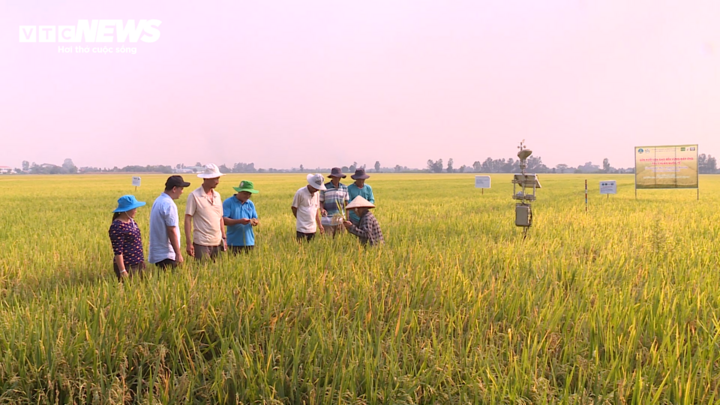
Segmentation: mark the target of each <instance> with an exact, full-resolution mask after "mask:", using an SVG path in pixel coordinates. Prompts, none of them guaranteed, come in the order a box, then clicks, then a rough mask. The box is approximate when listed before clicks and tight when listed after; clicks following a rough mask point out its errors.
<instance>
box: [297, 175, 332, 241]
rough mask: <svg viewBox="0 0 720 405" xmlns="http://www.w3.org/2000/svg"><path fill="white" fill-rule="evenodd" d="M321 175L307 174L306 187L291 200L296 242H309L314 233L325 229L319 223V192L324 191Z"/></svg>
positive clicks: (322, 231)
mask: <svg viewBox="0 0 720 405" xmlns="http://www.w3.org/2000/svg"><path fill="white" fill-rule="evenodd" d="M324 180H325V179H324V178H323V176H322V174H320V173H315V174H308V175H307V183H308V184H307V186H304V187H301V188H300V189H299V190H298V191H297V192H296V193H295V197H294V198H293V202H292V213H293V215H294V216H295V218H296V223H295V231H296V237H297V240H298V241H302V240H307V241H311V240H312V239H313V237H315V233H316V232H317V231H318V230H320V233H324V232H325V229H324V228H323V226H322V223H321V222H320V195H319V194H318V191H319V190H325V185H324V184H323V181H324Z"/></svg>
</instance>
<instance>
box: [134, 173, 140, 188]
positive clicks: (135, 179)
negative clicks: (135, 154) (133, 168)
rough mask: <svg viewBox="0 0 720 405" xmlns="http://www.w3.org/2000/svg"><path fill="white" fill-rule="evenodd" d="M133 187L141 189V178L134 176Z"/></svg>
mask: <svg viewBox="0 0 720 405" xmlns="http://www.w3.org/2000/svg"><path fill="white" fill-rule="evenodd" d="M133 186H135V187H140V177H137V176H133Z"/></svg>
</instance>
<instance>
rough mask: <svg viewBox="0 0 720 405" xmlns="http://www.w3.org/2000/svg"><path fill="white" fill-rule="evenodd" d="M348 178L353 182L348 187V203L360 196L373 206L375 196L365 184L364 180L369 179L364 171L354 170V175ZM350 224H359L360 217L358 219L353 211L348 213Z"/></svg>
mask: <svg viewBox="0 0 720 405" xmlns="http://www.w3.org/2000/svg"><path fill="white" fill-rule="evenodd" d="M350 178H351V179H353V180H355V183H353V184H351V185H349V186H348V197H349V198H350V201H354V200H355V198H357V196H362V197H363V198H364V199H366V200H367V201H369V202H370V203H371V204H375V196H374V195H373V191H372V187H370V186H369V185H367V184H365V180H367V179H369V178H370V176H369V175H367V174H365V169H363V168H360V169H357V170H355V174H353V175H352V176H350ZM350 222H352V223H353V224H355V225H357V224H359V223H360V217H358V216H357V215H356V214H355V213H354V212H353V211H350Z"/></svg>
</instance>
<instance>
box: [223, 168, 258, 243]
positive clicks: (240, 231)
mask: <svg viewBox="0 0 720 405" xmlns="http://www.w3.org/2000/svg"><path fill="white" fill-rule="evenodd" d="M254 187H255V186H254V185H253V183H252V181H248V180H243V181H241V182H240V185H239V186H238V187H233V189H235V191H237V194H235V195H233V196H232V197H230V198H228V199H227V200H225V202H223V220H224V221H225V225H226V226H227V244H228V247H229V248H230V252H231V253H240V252H243V253H247V252H249V251H251V250H252V249H253V247H255V233H254V232H253V226H257V225H258V224H259V223H260V221H259V220H258V215H257V211H255V204H254V203H253V202H252V201H250V196H252V195H253V194H257V193H258V191H257V190H255V188H254Z"/></svg>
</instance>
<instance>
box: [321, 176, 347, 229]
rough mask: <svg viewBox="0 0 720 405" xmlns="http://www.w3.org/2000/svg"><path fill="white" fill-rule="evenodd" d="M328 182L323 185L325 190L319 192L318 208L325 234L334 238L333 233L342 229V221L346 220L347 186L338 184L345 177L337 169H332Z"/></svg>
mask: <svg viewBox="0 0 720 405" xmlns="http://www.w3.org/2000/svg"><path fill="white" fill-rule="evenodd" d="M328 177H330V181H329V182H327V183H325V189H326V190H322V191H320V206H321V207H322V219H321V221H322V225H323V228H325V233H327V234H328V235H332V236H333V238H334V237H335V233H336V232H338V231H339V230H341V229H343V228H342V227H341V226H340V225H342V223H343V221H345V220H346V219H347V217H346V214H345V206H346V205H347V204H348V203H349V202H350V199H349V197H348V189H347V186H346V185H344V184H342V183H340V179H341V178H343V179H344V178H345V177H347V176H346V175H345V174H343V172H342V170H341V169H340V168H339V167H333V168H332V171H331V172H330V176H328Z"/></svg>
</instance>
